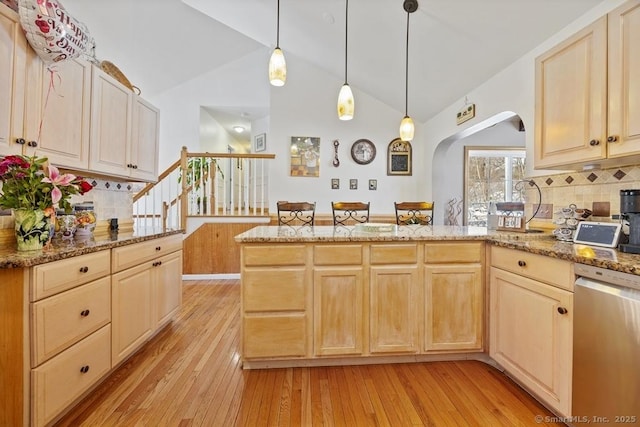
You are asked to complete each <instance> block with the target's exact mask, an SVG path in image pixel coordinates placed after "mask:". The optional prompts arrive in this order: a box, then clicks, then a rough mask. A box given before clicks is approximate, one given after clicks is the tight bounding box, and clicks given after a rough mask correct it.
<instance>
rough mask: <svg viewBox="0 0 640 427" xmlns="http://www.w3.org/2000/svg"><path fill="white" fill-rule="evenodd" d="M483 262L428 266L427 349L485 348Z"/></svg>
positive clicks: (426, 269)
mask: <svg viewBox="0 0 640 427" xmlns="http://www.w3.org/2000/svg"><path fill="white" fill-rule="evenodd" d="M482 278H483V275H482V266H481V265H480V264H447V265H429V266H427V267H426V268H425V295H424V302H425V304H424V306H425V314H424V315H425V351H433V350H467V351H469V350H471V351H474V350H475V351H478V350H482V330H483V329H482V323H483V322H482V319H483V317H484V316H483V311H484V310H483V309H482V307H483V301H484V300H483V297H482V296H483V289H484V287H483V286H482V282H483V280H482Z"/></svg>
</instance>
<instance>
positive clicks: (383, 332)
mask: <svg viewBox="0 0 640 427" xmlns="http://www.w3.org/2000/svg"><path fill="white" fill-rule="evenodd" d="M370 286H371V288H370V295H369V298H370V307H369V313H370V315H369V318H370V322H371V326H370V329H371V338H370V344H369V346H370V349H371V353H397V352H411V353H414V352H417V351H418V350H419V344H418V337H419V333H418V326H419V325H420V321H419V319H418V303H419V301H420V298H419V296H418V291H419V289H420V287H419V281H418V267H416V266H410V267H409V266H402V267H382V266H375V267H371V278H370Z"/></svg>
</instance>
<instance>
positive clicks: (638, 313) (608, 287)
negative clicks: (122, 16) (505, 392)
mask: <svg viewBox="0 0 640 427" xmlns="http://www.w3.org/2000/svg"><path fill="white" fill-rule="evenodd" d="M575 273H576V275H577V276H579V278H578V279H577V280H576V283H575V285H576V286H575V293H574V317H573V321H574V324H573V402H572V411H571V412H572V414H573V418H572V421H573V422H575V425H580V424H583V423H585V422H588V423H590V424H595V425H621V424H625V425H640V276H637V275H634V274H628V273H621V272H618V271H613V270H607V269H604V268H599V267H593V266H589V265H583V264H575Z"/></svg>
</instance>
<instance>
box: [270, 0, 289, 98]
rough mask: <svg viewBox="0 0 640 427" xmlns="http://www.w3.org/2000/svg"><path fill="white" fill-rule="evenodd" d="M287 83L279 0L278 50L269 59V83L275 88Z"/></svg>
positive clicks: (274, 50)
mask: <svg viewBox="0 0 640 427" xmlns="http://www.w3.org/2000/svg"><path fill="white" fill-rule="evenodd" d="M285 81H287V63H286V61H285V60H284V53H282V50H281V49H280V0H278V18H277V25H276V48H275V49H273V53H272V54H271V59H269V82H270V83H271V84H272V85H273V86H284V83H285Z"/></svg>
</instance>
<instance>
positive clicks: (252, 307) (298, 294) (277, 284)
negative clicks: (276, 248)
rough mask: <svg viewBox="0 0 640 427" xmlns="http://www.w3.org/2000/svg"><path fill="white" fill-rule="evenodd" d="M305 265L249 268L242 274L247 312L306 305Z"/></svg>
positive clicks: (298, 307)
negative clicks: (301, 266)
mask: <svg viewBox="0 0 640 427" xmlns="http://www.w3.org/2000/svg"><path fill="white" fill-rule="evenodd" d="M304 278H305V269H304V268H278V269H270V270H267V269H246V270H245V271H244V274H243V277H242V301H243V309H244V311H245V312H251V311H253V312H255V311H285V310H304V309H305V299H306V298H305V295H306V293H305V289H306V286H305V280H304Z"/></svg>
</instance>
